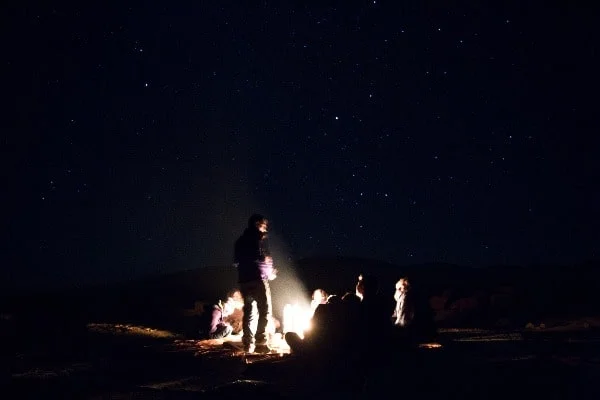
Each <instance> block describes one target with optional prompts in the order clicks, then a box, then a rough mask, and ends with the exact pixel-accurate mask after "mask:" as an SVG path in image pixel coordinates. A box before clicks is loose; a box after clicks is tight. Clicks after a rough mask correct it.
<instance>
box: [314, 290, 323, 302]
mask: <svg viewBox="0 0 600 400" xmlns="http://www.w3.org/2000/svg"><path fill="white" fill-rule="evenodd" d="M323 300H325V299H324V298H323V291H322V290H321V289H317V290H315V291H314V292H313V301H314V302H315V303H319V304H320V303H321V302H322V301H323Z"/></svg>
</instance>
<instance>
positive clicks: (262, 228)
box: [256, 220, 268, 233]
mask: <svg viewBox="0 0 600 400" xmlns="http://www.w3.org/2000/svg"><path fill="white" fill-rule="evenodd" d="M256 227H257V228H258V230H259V231H260V232H263V233H264V232H266V231H267V228H268V222H267V221H266V220H262V221H259V222H257V223H256Z"/></svg>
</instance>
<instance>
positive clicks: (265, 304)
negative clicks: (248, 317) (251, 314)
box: [255, 280, 273, 345]
mask: <svg viewBox="0 0 600 400" xmlns="http://www.w3.org/2000/svg"><path fill="white" fill-rule="evenodd" d="M255 296H256V297H255V299H256V308H257V309H258V325H257V327H256V335H255V337H256V344H257V345H266V344H267V334H266V329H267V324H268V323H269V319H270V318H271V314H272V312H273V310H272V305H271V288H270V287H269V281H267V280H264V281H261V282H260V283H259V284H258V287H257V290H256V293H255Z"/></svg>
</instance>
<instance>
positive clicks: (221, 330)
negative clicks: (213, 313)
mask: <svg viewBox="0 0 600 400" xmlns="http://www.w3.org/2000/svg"><path fill="white" fill-rule="evenodd" d="M232 331H233V328H232V327H231V326H230V325H227V324H220V325H218V326H217V330H216V331H215V332H213V333H211V334H210V335H209V338H210V339H223V338H224V337H227V336H229V335H231V332H232Z"/></svg>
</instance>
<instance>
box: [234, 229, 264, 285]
mask: <svg viewBox="0 0 600 400" xmlns="http://www.w3.org/2000/svg"><path fill="white" fill-rule="evenodd" d="M270 256H271V253H270V252H269V246H268V243H267V237H266V234H264V233H262V232H260V231H259V230H258V229H256V228H246V230H245V231H244V234H243V235H242V236H240V237H239V238H238V240H236V242H235V248H234V262H235V263H236V264H237V268H238V282H239V283H244V282H251V281H255V280H266V279H269V277H270V276H271V274H272V273H273V264H272V263H267V262H266V261H265V260H266V257H270Z"/></svg>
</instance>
